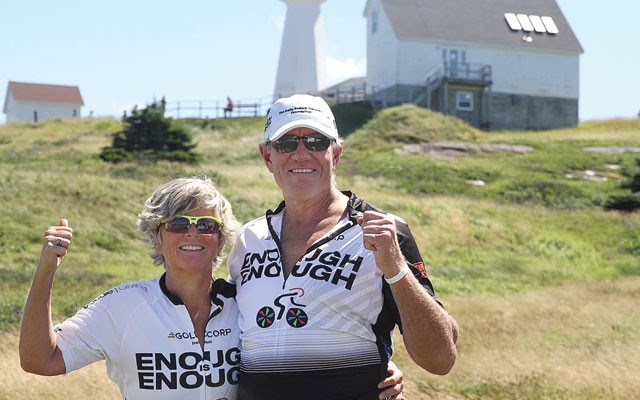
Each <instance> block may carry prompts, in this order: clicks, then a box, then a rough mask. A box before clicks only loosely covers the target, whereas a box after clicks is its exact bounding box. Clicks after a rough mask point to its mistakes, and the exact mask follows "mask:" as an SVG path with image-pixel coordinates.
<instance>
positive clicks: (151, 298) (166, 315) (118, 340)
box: [54, 275, 240, 400]
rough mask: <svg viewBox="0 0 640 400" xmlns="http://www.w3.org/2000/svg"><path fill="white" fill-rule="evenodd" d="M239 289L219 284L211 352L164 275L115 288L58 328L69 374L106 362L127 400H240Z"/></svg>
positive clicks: (209, 328) (207, 339) (208, 330)
mask: <svg viewBox="0 0 640 400" xmlns="http://www.w3.org/2000/svg"><path fill="white" fill-rule="evenodd" d="M234 296H235V287H234V286H233V285H230V284H229V283H227V282H226V281H224V280H222V279H216V280H215V281H213V282H212V290H211V313H210V316H209V321H208V323H207V327H206V331H205V343H204V350H203V349H202V347H201V346H200V344H199V342H198V339H197V337H196V335H195V331H194V327H193V324H192V322H191V318H190V317H189V313H188V311H187V309H186V307H185V305H184V303H183V302H182V301H181V300H180V299H179V298H178V297H177V296H175V295H173V294H172V293H170V292H169V291H168V290H167V287H166V285H165V275H162V276H161V277H158V278H155V279H152V280H148V281H140V282H131V283H127V284H123V285H120V286H117V287H114V288H112V289H110V290H108V291H106V292H104V293H103V294H101V295H100V296H98V297H97V298H96V299H95V300H93V301H92V302H91V303H89V304H87V305H86V306H84V307H83V308H82V309H80V310H79V311H78V312H77V313H76V315H74V316H73V317H71V318H69V319H67V320H66V321H64V322H62V323H60V324H58V325H56V326H55V328H54V330H55V332H56V336H57V343H58V347H59V348H60V350H61V351H62V356H63V358H64V362H65V366H66V372H67V373H69V372H71V371H73V370H76V369H79V368H82V367H84V366H86V365H88V364H91V363H93V362H96V361H99V360H103V359H104V360H106V365H107V372H108V374H109V377H110V378H111V379H112V380H113V381H114V382H116V383H117V384H118V386H119V387H120V392H121V393H122V397H123V399H127V400H138V399H154V400H157V399H181V400H196V399H198V400H234V399H236V398H237V388H238V386H237V384H238V375H239V367H240V346H239V343H240V342H239V329H238V323H237V320H238V309H237V305H236V301H235V298H234Z"/></svg>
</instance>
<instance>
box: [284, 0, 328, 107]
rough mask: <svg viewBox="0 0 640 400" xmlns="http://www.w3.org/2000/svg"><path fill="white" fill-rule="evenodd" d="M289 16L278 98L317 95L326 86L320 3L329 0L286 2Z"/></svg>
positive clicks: (287, 18)
mask: <svg viewBox="0 0 640 400" xmlns="http://www.w3.org/2000/svg"><path fill="white" fill-rule="evenodd" d="M282 1H283V2H284V3H285V4H286V5H287V16H286V20H285V24H284V31H283V33H282V44H281V46H280V61H279V63H278V75H277V77H276V87H275V89H274V94H273V96H274V98H279V97H287V96H290V95H292V94H294V93H309V94H317V93H318V91H319V90H320V89H324V86H325V55H324V36H323V35H324V31H323V28H322V20H321V18H320V4H322V3H324V1H325V0H282Z"/></svg>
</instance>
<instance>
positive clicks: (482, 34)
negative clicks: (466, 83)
mask: <svg viewBox="0 0 640 400" xmlns="http://www.w3.org/2000/svg"><path fill="white" fill-rule="evenodd" d="M380 2H381V3H382V5H383V7H384V10H385V12H386V14H387V16H388V17H389V20H390V21H391V25H392V27H393V29H394V31H395V33H396V35H397V36H398V37H400V38H403V39H431V40H446V41H455V42H466V43H479V44H495V45H502V46H508V47H514V48H532V47H533V48H541V49H552V50H559V51H567V52H572V53H582V52H583V50H582V46H581V45H580V42H578V39H577V38H576V36H575V34H574V33H573V31H572V30H571V27H570V26H569V23H568V22H567V20H566V18H565V17H564V15H563V14H562V11H561V10H560V7H559V6H558V4H557V3H556V1H555V0H530V1H523V0H380ZM505 13H514V14H526V15H539V16H549V17H551V18H553V20H554V22H555V24H556V26H557V27H558V31H559V32H558V33H557V34H555V35H553V34H549V33H536V32H530V33H528V32H523V31H512V30H511V29H510V28H509V25H508V24H507V22H506V20H505V17H504V14H505ZM525 34H528V35H529V36H531V37H532V38H533V40H532V41H530V42H527V41H524V40H523V36H524V35H525Z"/></svg>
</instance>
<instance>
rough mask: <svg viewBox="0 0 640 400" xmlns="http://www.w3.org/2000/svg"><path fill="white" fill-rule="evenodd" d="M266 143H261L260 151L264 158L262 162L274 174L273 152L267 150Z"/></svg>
mask: <svg viewBox="0 0 640 400" xmlns="http://www.w3.org/2000/svg"><path fill="white" fill-rule="evenodd" d="M267 146H268V145H267V144H266V143H260V145H259V146H258V150H260V156H262V161H263V162H264V165H265V166H266V167H267V169H268V170H269V172H271V173H273V164H272V163H271V152H270V151H269V149H268V148H267Z"/></svg>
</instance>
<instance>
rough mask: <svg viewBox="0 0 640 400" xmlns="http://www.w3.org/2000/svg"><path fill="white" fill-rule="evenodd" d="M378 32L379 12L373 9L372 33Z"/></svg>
mask: <svg viewBox="0 0 640 400" xmlns="http://www.w3.org/2000/svg"><path fill="white" fill-rule="evenodd" d="M376 32H378V12H377V11H373V12H372V13H371V33H372V34H373V33H376Z"/></svg>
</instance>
